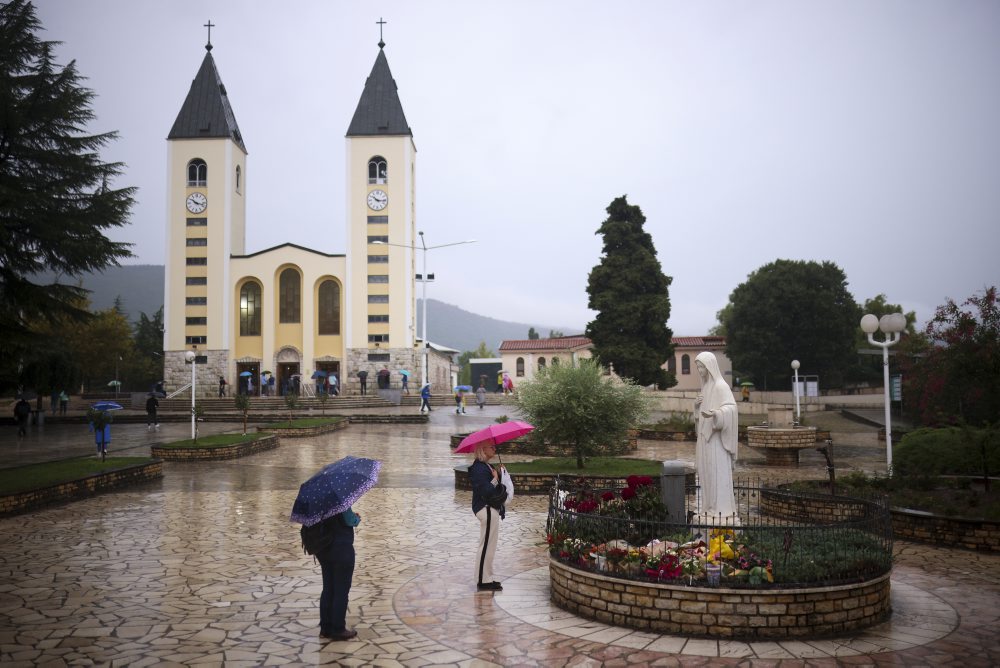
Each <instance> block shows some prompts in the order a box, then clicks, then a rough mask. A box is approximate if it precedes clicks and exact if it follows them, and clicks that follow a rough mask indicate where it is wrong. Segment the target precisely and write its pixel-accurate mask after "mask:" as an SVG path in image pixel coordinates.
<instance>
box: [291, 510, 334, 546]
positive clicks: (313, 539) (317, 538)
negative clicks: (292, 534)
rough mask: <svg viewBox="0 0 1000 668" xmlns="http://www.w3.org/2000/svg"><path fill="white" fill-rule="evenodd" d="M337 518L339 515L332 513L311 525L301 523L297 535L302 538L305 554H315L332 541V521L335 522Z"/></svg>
mask: <svg viewBox="0 0 1000 668" xmlns="http://www.w3.org/2000/svg"><path fill="white" fill-rule="evenodd" d="M338 518H339V515H334V516H333V517H328V518H326V519H325V520H323V521H322V522H317V523H316V524H313V525H312V526H308V527H307V526H304V525H303V527H302V528H301V529H300V530H299V536H301V538H302V549H303V551H305V553H306V554H312V555H316V554H318V553H319V552H322V551H323V550H325V549H326V548H327V547H329V546H330V544H331V543H333V538H334V532H335V529H334V526H333V522H336V521H337V520H338Z"/></svg>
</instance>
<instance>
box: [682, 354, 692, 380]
mask: <svg viewBox="0 0 1000 668" xmlns="http://www.w3.org/2000/svg"><path fill="white" fill-rule="evenodd" d="M690 373H691V356H690V355H681V375H683V376H687V375H689V374H690Z"/></svg>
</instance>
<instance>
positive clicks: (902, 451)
mask: <svg viewBox="0 0 1000 668" xmlns="http://www.w3.org/2000/svg"><path fill="white" fill-rule="evenodd" d="M984 439H985V441H984ZM983 445H985V456H986V467H987V469H988V472H989V473H994V474H995V473H997V472H1000V430H997V429H974V428H970V427H966V428H964V429H963V428H961V427H945V428H942V429H929V428H928V429H918V430H916V431H912V432H910V433H908V434H907V435H906V436H904V437H903V440H902V442H900V444H899V445H898V446H896V447H895V448H894V449H893V454H892V463H893V475H899V476H903V477H916V478H920V477H933V476H939V475H982V474H983V473H984V471H983Z"/></svg>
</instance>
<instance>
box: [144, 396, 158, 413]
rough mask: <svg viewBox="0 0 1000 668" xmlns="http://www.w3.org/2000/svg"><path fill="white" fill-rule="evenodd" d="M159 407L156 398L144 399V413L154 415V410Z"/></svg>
mask: <svg viewBox="0 0 1000 668" xmlns="http://www.w3.org/2000/svg"><path fill="white" fill-rule="evenodd" d="M159 406H160V402H159V401H158V400H157V398H156V397H150V398H149V399H146V412H147V413H155V412H156V409H157V408H159Z"/></svg>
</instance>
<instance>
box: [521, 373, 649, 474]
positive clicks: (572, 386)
mask: <svg viewBox="0 0 1000 668" xmlns="http://www.w3.org/2000/svg"><path fill="white" fill-rule="evenodd" d="M515 401H516V405H517V409H518V411H519V412H520V413H521V415H522V416H523V417H524V418H525V420H527V421H528V422H530V423H531V424H533V425H534V426H535V432H534V434H535V436H536V437H539V438H542V439H545V440H547V441H550V442H552V443H566V444H569V445H572V446H573V448H574V449H575V451H576V465H577V468H583V466H584V456H586V455H588V454H591V453H593V452H594V451H595V450H597V448H598V447H600V446H601V445H605V444H608V443H614V442H617V441H619V440H621V439H623V438H625V437H626V435H627V431H628V429H629V428H630V427H633V426H635V425H636V424H639V423H640V422H642V421H643V420H644V419H645V418H646V416H647V414H648V412H649V406H648V402H647V398H646V395H645V394H644V393H643V391H642V388H641V387H639V386H638V385H636V384H635V383H634V382H632V381H631V380H628V379H621V378H618V377H616V376H605V375H604V373H603V370H602V368H601V366H600V364H599V363H598V362H597V361H596V360H582V361H581V362H580V363H579V365H577V366H572V365H569V364H554V365H552V366H549V367H546V368H543V369H540V370H539V371H538V373H537V374H536V375H535V379H534V380H533V381H531V382H527V383H523V384H522V385H520V386H519V387H518V391H517V398H516V400H515Z"/></svg>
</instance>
